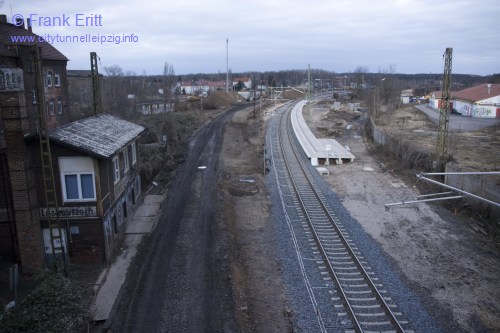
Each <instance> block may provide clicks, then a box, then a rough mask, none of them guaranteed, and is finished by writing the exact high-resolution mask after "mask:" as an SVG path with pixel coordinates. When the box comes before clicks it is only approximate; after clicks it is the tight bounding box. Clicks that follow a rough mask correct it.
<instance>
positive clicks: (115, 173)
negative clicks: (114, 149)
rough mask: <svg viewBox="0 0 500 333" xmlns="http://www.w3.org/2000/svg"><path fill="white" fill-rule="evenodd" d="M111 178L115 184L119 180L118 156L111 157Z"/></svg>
mask: <svg viewBox="0 0 500 333" xmlns="http://www.w3.org/2000/svg"><path fill="white" fill-rule="evenodd" d="M113 179H114V181H115V184H116V183H118V181H119V180H120V163H119V160H118V156H116V157H114V158H113Z"/></svg>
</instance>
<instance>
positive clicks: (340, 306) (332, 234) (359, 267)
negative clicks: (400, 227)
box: [271, 104, 412, 332]
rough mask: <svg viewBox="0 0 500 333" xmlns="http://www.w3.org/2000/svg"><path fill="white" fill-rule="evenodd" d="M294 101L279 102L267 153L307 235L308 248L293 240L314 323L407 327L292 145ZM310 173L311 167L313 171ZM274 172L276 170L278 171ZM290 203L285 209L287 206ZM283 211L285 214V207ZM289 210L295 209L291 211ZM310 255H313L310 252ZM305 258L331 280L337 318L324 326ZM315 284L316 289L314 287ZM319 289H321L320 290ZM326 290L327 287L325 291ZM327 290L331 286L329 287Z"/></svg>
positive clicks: (352, 328) (366, 328) (348, 328)
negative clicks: (270, 149) (291, 117)
mask: <svg viewBox="0 0 500 333" xmlns="http://www.w3.org/2000/svg"><path fill="white" fill-rule="evenodd" d="M292 107H293V104H289V105H288V106H286V107H283V109H284V110H283V111H282V112H281V114H279V115H278V117H279V118H278V119H276V121H275V122H274V123H273V125H272V126H274V131H273V133H274V134H273V135H272V153H271V154H272V156H273V161H274V163H275V168H276V171H277V180H278V183H279V184H280V188H281V189H280V195H281V196H282V202H284V200H285V199H284V197H283V196H289V197H291V199H292V200H293V203H294V208H295V209H296V218H295V220H292V219H289V223H295V224H297V223H299V224H300V225H301V226H302V228H303V230H304V232H305V234H306V235H307V237H308V238H309V240H308V241H309V246H310V250H311V251H310V252H308V254H302V253H301V251H303V249H301V248H300V246H297V242H296V240H295V238H296V237H298V236H296V235H295V234H294V232H293V230H292V228H293V227H292V226H291V225H290V228H291V230H292V237H293V238H294V244H296V251H297V254H298V257H299V261H300V262H301V265H300V267H301V269H302V270H303V273H302V274H303V276H304V282H305V284H306V288H307V291H308V294H309V297H310V299H311V303H312V304H313V306H314V309H315V312H316V315H317V318H318V323H319V325H318V326H319V328H320V330H321V331H322V332H329V331H330V330H332V331H344V332H412V331H411V330H410V329H409V323H408V322H406V321H405V320H404V318H403V315H402V314H401V313H400V312H398V311H397V306H396V304H394V302H393V301H392V299H391V298H390V297H389V296H388V293H387V291H386V290H385V289H384V287H383V286H382V285H381V284H380V283H379V281H378V278H377V277H376V276H375V273H374V272H373V271H372V270H371V268H370V267H369V265H368V263H367V262H365V261H364V258H363V255H362V253H360V251H359V250H358V248H357V247H356V244H354V242H353V241H352V240H351V238H350V237H349V233H348V231H347V230H346V229H345V228H344V226H343V223H342V220H341V219H340V218H339V217H337V216H336V214H335V212H334V210H333V209H332V208H331V207H330V206H329V204H328V202H327V200H326V199H325V196H324V195H323V193H322V192H321V190H319V186H318V185H317V184H316V183H315V180H314V178H313V177H312V175H311V174H310V172H311V171H310V169H309V168H308V167H307V166H306V164H305V162H304V160H303V158H301V155H300V151H299V149H298V148H297V146H296V144H295V140H294V137H293V135H294V134H293V133H292V129H291V126H289V124H290V119H289V117H290V116H289V115H290V110H291V109H292ZM313 172H314V170H313ZM278 174H279V175H278ZM290 208H291V207H287V208H284V209H285V210H287V209H288V210H290ZM285 213H286V214H287V215H288V213H287V212H285ZM291 214H294V213H293V212H292V213H291ZM311 254H312V258H310V257H311ZM304 258H309V259H312V260H314V261H315V262H316V263H317V264H318V265H319V267H320V274H322V276H323V280H327V281H331V284H332V289H333V290H335V294H333V295H330V296H329V301H330V302H332V303H333V308H334V309H335V313H336V316H337V317H338V319H337V320H336V322H337V323H340V325H338V324H337V325H336V326H335V325H334V326H331V325H330V326H329V325H328V324H327V320H326V318H327V317H329V316H332V314H331V313H324V312H326V311H325V310H324V307H322V306H321V304H320V301H319V299H324V297H321V295H318V289H317V287H315V286H314V284H313V283H311V282H310V278H308V272H307V269H306V264H304V260H305V259H304ZM315 288H316V289H315ZM320 290H321V289H320ZM325 292H326V290H325ZM330 293H332V292H331V290H330Z"/></svg>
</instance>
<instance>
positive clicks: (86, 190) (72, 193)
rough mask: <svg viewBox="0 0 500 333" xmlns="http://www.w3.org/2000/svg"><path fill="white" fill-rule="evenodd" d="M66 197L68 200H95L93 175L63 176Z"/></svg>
mask: <svg viewBox="0 0 500 333" xmlns="http://www.w3.org/2000/svg"><path fill="white" fill-rule="evenodd" d="M64 182H65V190H66V197H65V201H69V200H78V201H80V200H95V192H94V175H93V174H91V173H82V174H75V175H64Z"/></svg>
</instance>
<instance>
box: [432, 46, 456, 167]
mask: <svg viewBox="0 0 500 333" xmlns="http://www.w3.org/2000/svg"><path fill="white" fill-rule="evenodd" d="M452 54H453V48H451V47H448V48H446V51H445V53H444V54H443V58H444V73H443V87H442V88H443V89H442V91H441V105H440V107H439V127H438V137H437V145H436V155H437V159H438V160H437V165H436V168H437V169H439V171H444V169H445V166H446V162H447V161H448V145H449V143H448V123H449V117H450V109H451V108H450V90H451V63H452Z"/></svg>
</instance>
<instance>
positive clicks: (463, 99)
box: [452, 83, 500, 118]
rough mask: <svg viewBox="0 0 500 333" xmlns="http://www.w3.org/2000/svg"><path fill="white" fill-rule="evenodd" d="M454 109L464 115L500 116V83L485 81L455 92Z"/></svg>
mask: <svg viewBox="0 0 500 333" xmlns="http://www.w3.org/2000/svg"><path fill="white" fill-rule="evenodd" d="M452 96H453V109H455V110H456V111H457V112H458V113H460V114H462V115H463V116H469V117H480V118H500V84H498V83H497V84H491V83H485V84H480V85H478V86H475V87H471V88H468V89H464V90H460V91H456V92H454V93H453V95H452Z"/></svg>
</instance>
